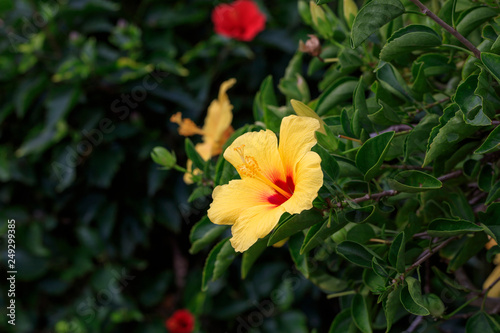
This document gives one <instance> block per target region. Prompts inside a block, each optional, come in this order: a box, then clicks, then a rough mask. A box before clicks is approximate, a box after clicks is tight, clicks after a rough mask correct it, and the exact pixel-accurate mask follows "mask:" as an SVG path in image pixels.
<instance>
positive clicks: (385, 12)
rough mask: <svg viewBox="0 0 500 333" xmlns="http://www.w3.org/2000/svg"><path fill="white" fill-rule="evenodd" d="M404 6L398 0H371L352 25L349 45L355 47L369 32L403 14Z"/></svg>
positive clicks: (368, 35)
mask: <svg viewBox="0 0 500 333" xmlns="http://www.w3.org/2000/svg"><path fill="white" fill-rule="evenodd" d="M404 11H405V7H404V6H403V4H401V2H399V1H398V0H373V1H370V2H369V3H367V4H366V5H365V6H363V7H362V8H361V9H360V11H359V13H358V15H356V18H355V19H354V23H353V25H352V31H351V47H352V48H356V47H358V46H359V45H361V43H363V42H364V41H365V40H366V39H367V38H368V37H370V35H371V34H373V33H374V32H376V31H377V30H378V29H380V28H381V27H382V26H383V25H385V24H387V23H389V22H390V21H392V20H393V19H395V18H396V17H398V16H400V15H401V14H403V13H404Z"/></svg>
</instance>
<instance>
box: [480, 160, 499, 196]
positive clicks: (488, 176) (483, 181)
mask: <svg viewBox="0 0 500 333" xmlns="http://www.w3.org/2000/svg"><path fill="white" fill-rule="evenodd" d="M494 176H495V170H493V168H492V166H491V165H490V164H485V165H483V167H482V168H481V171H479V176H478V178H477V186H478V187H479V189H480V190H481V191H484V192H489V191H490V190H491V186H492V184H493V178H494Z"/></svg>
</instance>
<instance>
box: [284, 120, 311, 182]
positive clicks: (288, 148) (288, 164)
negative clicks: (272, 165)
mask: <svg viewBox="0 0 500 333" xmlns="http://www.w3.org/2000/svg"><path fill="white" fill-rule="evenodd" d="M319 128H320V126H319V121H318V120H316V119H314V118H310V117H298V116H288V117H285V118H283V121H282V122H281V127H280V146H279V153H280V155H281V159H282V160H283V166H284V167H285V169H286V173H287V175H289V174H290V173H292V172H293V170H294V169H295V166H296V165H297V163H298V162H299V161H300V160H301V159H302V157H303V156H304V155H305V154H306V153H307V152H308V151H310V150H311V148H312V147H313V146H314V145H315V144H316V142H317V141H316V136H315V132H316V131H317V130H319Z"/></svg>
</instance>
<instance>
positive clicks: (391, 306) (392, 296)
mask: <svg viewBox="0 0 500 333" xmlns="http://www.w3.org/2000/svg"><path fill="white" fill-rule="evenodd" d="M400 297H401V288H400V287H399V286H397V287H396V289H394V290H393V291H391V292H390V293H389V295H388V296H387V299H386V300H384V302H383V303H382V306H383V308H384V313H385V320H386V322H387V329H386V332H389V331H390V330H391V327H392V324H393V323H394V320H395V318H396V314H397V312H398V310H399V308H400V307H401V301H400Z"/></svg>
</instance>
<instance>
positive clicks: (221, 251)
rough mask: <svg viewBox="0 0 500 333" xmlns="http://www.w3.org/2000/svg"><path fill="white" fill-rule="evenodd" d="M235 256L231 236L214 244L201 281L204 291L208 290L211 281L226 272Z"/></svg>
mask: <svg viewBox="0 0 500 333" xmlns="http://www.w3.org/2000/svg"><path fill="white" fill-rule="evenodd" d="M235 256H236V252H234V249H233V247H232V246H231V243H230V242H229V237H228V238H226V239H223V240H222V241H220V242H219V243H217V245H215V246H214V248H213V249H212V251H210V253H209V254H208V257H207V260H206V262H205V267H204V268H203V276H202V283H201V289H202V290H203V291H206V290H207V288H208V283H209V282H210V281H214V280H216V279H217V278H219V277H220V276H221V275H222V274H223V273H224V271H225V270H226V269H227V267H229V265H230V264H231V262H232V261H233V260H234V258H235Z"/></svg>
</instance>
